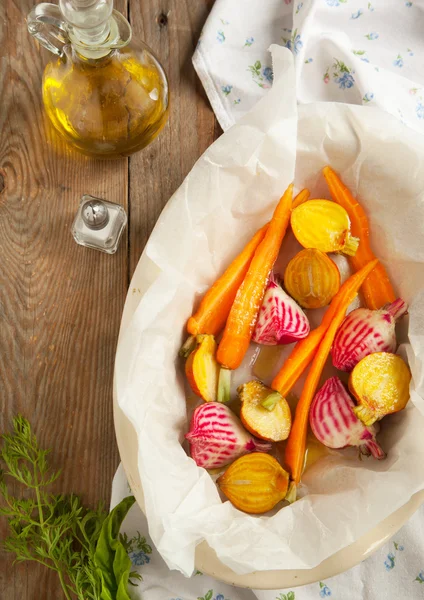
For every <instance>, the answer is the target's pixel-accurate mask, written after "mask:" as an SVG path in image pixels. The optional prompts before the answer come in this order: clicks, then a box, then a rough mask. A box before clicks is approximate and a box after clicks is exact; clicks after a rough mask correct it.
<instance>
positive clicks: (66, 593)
mask: <svg viewBox="0 0 424 600" xmlns="http://www.w3.org/2000/svg"><path fill="white" fill-rule="evenodd" d="M57 574H58V575H59V579H60V584H61V586H62V589H63V593H64V594H65V598H66V600H72V598H71V596H70V595H69V592H68V586H67V585H66V583H65V580H64V578H63V573H62V571H61V570H58V572H57Z"/></svg>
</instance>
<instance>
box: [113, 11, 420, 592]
mask: <svg viewBox="0 0 424 600" xmlns="http://www.w3.org/2000/svg"><path fill="white" fill-rule="evenodd" d="M423 7H424V0H414V1H407V0H373V1H371V2H368V0H303V2H302V1H300V0H295V2H292V0H216V2H215V4H214V7H213V9H212V12H211V14H210V17H209V19H208V20H207V22H206V25H205V27H204V30H203V32H202V35H201V37H200V40H199V43H198V46H197V49H196V53H195V55H194V57H193V63H194V66H195V68H196V70H197V73H198V75H199V77H200V79H201V81H202V83H203V85H204V87H205V89H206V92H207V94H208V97H209V100H210V102H211V104H212V107H213V109H214V111H215V114H216V116H217V118H218V120H219V122H220V124H221V126H222V128H223V129H224V130H225V129H228V128H229V127H230V126H231V125H233V124H234V123H235V122H236V120H237V119H238V118H239V117H240V116H241V115H243V114H244V113H245V112H247V111H248V110H250V108H252V106H254V104H256V102H257V101H258V100H259V98H261V96H262V95H263V94H265V93H266V91H267V89H269V88H270V87H271V85H272V79H273V75H272V64H271V57H270V54H269V53H268V50H267V49H268V47H269V46H270V45H271V43H274V42H275V43H279V44H283V45H286V46H287V47H288V48H289V49H291V50H292V52H293V54H294V56H295V62H296V76H297V97H298V101H299V102H301V103H308V102H314V101H338V102H348V103H351V104H370V105H377V106H379V107H380V108H382V109H384V110H386V111H387V112H389V113H390V114H392V115H394V116H395V117H397V118H398V119H400V120H401V121H402V122H404V123H406V124H407V125H408V126H409V127H412V128H414V129H416V130H417V131H420V132H424V99H423V98H424V64H423V63H422V59H421V57H422V56H423V55H424V52H423V51H424V37H423V35H422V32H423V31H424V14H423V12H422V8H423ZM129 493H130V488H129V486H128V482H127V480H126V478H125V474H124V472H123V469H122V467H120V468H119V469H118V472H117V474H116V476H115V478H114V481H113V487H112V506H114V505H116V504H117V503H118V502H119V501H120V500H121V499H122V498H124V497H125V496H127V495H128V494H129ZM123 531H125V532H126V533H127V535H128V537H129V538H131V540H132V543H131V548H130V557H131V560H132V562H133V565H134V569H136V570H138V571H139V572H140V573H141V574H142V576H143V581H142V582H141V584H140V585H139V586H138V587H136V588H132V591H131V594H132V596H133V597H134V599H141V598H143V600H255V599H257V600H312V599H317V600H319V598H326V597H332V598H334V599H338V600H360V599H364V600H365V599H366V600H382V599H383V598H384V599H385V600H395V599H396V600H400V599H402V600H418V599H420V598H424V507H422V508H421V509H420V510H419V511H418V512H417V513H416V514H415V515H414V517H413V518H412V519H411V520H410V521H409V523H408V524H407V525H405V526H404V527H403V528H402V529H401V530H400V531H399V532H398V533H397V534H396V535H395V537H394V538H393V540H392V541H390V542H389V543H387V544H386V545H385V546H384V547H383V548H382V549H380V550H379V551H377V552H376V553H375V554H374V555H373V556H372V557H371V558H369V559H368V560H367V561H365V562H363V563H361V564H360V565H358V566H356V567H355V568H353V569H351V570H350V571H348V572H347V573H343V574H342V575H338V576H337V577H334V578H332V579H331V580H328V581H322V582H318V583H316V584H311V585H308V586H303V587H300V588H294V589H292V590H275V591H272V592H270V591H261V590H255V591H248V590H242V589H239V588H233V587H231V586H228V585H226V584H223V583H220V582H218V581H215V580H213V579H211V578H210V577H208V576H206V575H202V574H200V573H199V574H197V575H195V576H194V577H192V578H191V579H187V578H185V577H183V576H182V575H181V574H180V573H178V572H174V571H170V570H169V569H168V568H167V566H166V565H165V563H164V561H163V560H162V558H161V557H160V555H159V553H158V552H157V551H156V550H155V549H154V547H153V544H152V542H151V540H150V538H149V535H148V526H147V522H146V519H145V517H144V516H143V514H142V513H141V511H140V509H139V508H138V507H136V506H135V507H133V508H132V510H131V512H130V514H129V515H128V517H127V518H126V520H125V522H124V524H123Z"/></svg>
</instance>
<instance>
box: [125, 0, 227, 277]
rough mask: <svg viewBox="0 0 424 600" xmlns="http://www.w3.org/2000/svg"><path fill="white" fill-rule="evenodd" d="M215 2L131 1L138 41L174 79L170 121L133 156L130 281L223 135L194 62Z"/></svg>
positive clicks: (171, 85) (132, 23) (131, 168)
mask: <svg viewBox="0 0 424 600" xmlns="http://www.w3.org/2000/svg"><path fill="white" fill-rule="evenodd" d="M212 5H213V0H150V1H148V2H146V1H144V2H132V4H131V11H130V16H131V25H132V27H133V33H134V39H137V38H140V39H143V40H144V41H145V42H146V44H148V45H149V46H150V47H151V48H152V49H153V51H154V52H155V53H156V55H157V56H158V58H159V60H160V61H161V62H162V64H163V65H164V68H165V71H166V73H167V75H168V77H169V83H170V91H171V109H170V116H169V122H168V124H167V125H166V126H165V128H164V130H163V131H162V133H161V134H160V136H159V137H158V138H157V139H156V140H155V141H154V142H153V143H152V144H151V145H150V146H148V147H147V148H145V149H144V150H143V151H141V152H139V153H138V154H135V155H133V156H131V157H130V197H131V205H130V260H129V268H130V276H131V275H132V273H133V272H134V269H135V267H136V266H137V262H138V260H139V258H140V255H141V253H142V251H143V248H144V246H145V244H146V242H147V240H148V238H149V236H150V233H151V231H152V229H153V227H154V225H155V223H156V221H157V219H158V217H159V215H160V213H161V211H162V209H163V207H164V206H165V204H166V203H167V201H168V200H169V198H170V197H171V196H172V194H173V193H174V192H175V190H176V189H177V188H178V187H179V186H180V184H181V183H182V181H183V179H184V177H185V176H186V175H187V174H188V172H189V171H190V169H191V168H192V166H193V165H194V163H195V162H196V160H197V159H198V158H199V156H200V155H201V154H202V153H203V152H204V151H205V150H206V148H207V147H208V146H209V145H210V144H211V143H212V142H213V141H214V140H215V139H216V138H217V137H218V135H219V134H220V133H221V130H220V127H219V125H218V123H217V121H216V118H215V115H214V113H213V112H212V109H211V108H210V105H209V103H208V100H207V98H206V96H205V93H204V91H203V88H202V86H201V84H200V82H199V80H198V77H197V75H196V72H195V70H194V68H193V65H192V63H191V57H192V55H193V52H194V49H195V46H196V44H197V40H198V39H199V35H200V32H201V30H202V27H203V25H204V22H205V21H206V18H207V16H208V14H209V12H210V9H211V8H212Z"/></svg>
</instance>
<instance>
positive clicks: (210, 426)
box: [185, 402, 271, 469]
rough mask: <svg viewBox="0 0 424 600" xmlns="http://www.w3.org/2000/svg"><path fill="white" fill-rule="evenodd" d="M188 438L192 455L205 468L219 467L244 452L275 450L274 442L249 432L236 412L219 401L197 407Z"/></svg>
mask: <svg viewBox="0 0 424 600" xmlns="http://www.w3.org/2000/svg"><path fill="white" fill-rule="evenodd" d="M185 437H186V439H187V440H188V441H189V442H190V444H191V446H190V455H191V458H192V459H193V460H194V461H195V463H196V464H197V465H198V466H199V467H203V468H204V469H218V468H219V467H224V466H225V465H228V464H229V463H231V462H233V461H234V460H235V459H236V458H239V457H240V456H243V454H247V453H249V452H255V451H258V452H268V450H270V449H271V444H269V443H267V442H261V441H260V440H257V439H256V438H254V437H253V436H252V435H250V434H249V433H247V431H246V430H245V429H244V427H243V425H242V424H241V422H240V419H239V418H238V417H237V416H236V415H235V414H234V413H233V411H232V410H231V409H230V408H228V406H225V405H224V404H221V403H219V402H208V403H206V404H201V405H200V406H198V407H197V408H196V410H195V411H194V413H193V417H192V419H191V423H190V431H189V432H188V433H187V434H186V436H185Z"/></svg>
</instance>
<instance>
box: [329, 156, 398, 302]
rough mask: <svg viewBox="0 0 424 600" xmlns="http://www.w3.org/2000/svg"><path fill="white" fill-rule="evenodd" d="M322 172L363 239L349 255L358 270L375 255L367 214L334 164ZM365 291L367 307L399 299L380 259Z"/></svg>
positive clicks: (356, 233) (366, 281)
mask: <svg viewBox="0 0 424 600" xmlns="http://www.w3.org/2000/svg"><path fill="white" fill-rule="evenodd" d="M323 174H324V177H325V179H326V181H327V184H328V187H329V189H330V193H331V197H332V198H333V200H334V202H337V204H340V206H342V207H343V208H344V209H345V210H346V212H347V214H348V215H349V218H350V222H351V233H352V235H353V236H355V237H358V238H359V240H360V242H359V247H358V250H357V251H356V254H355V256H351V257H349V261H350V263H351V265H352V267H353V268H354V269H355V271H359V269H361V268H362V267H363V266H364V265H365V264H367V263H368V262H369V261H370V260H373V259H374V258H375V256H374V254H373V251H372V250H371V245H370V237H369V236H370V233H369V223H368V218H367V215H366V213H365V211H364V209H363V208H362V206H361V205H360V204H359V203H358V201H357V200H356V198H355V197H354V196H353V195H352V193H351V192H350V190H349V189H348V188H347V187H346V186H345V184H344V183H343V181H342V180H341V179H340V177H339V176H338V175H337V173H335V172H334V171H333V169H331V167H324V169H323ZM362 293H363V295H364V300H365V303H366V305H367V307H368V308H370V309H371V310H376V309H378V308H382V307H383V306H384V305H385V304H388V303H391V302H393V301H394V300H395V299H396V294H395V292H394V290H393V287H392V284H391V283H390V279H389V276H388V275H387V272H386V269H385V268H384V266H383V265H382V264H381V263H379V264H378V265H377V267H376V268H375V269H374V270H373V271H372V272H371V273H370V275H369V276H368V277H367V279H366V280H365V281H364V284H363V286H362Z"/></svg>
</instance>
